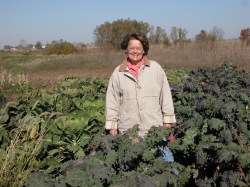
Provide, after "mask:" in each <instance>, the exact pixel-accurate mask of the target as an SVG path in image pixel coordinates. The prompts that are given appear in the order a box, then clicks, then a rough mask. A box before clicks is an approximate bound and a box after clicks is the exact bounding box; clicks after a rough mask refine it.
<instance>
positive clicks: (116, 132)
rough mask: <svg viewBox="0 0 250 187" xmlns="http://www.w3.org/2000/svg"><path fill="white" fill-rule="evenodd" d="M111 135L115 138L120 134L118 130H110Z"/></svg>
mask: <svg viewBox="0 0 250 187" xmlns="http://www.w3.org/2000/svg"><path fill="white" fill-rule="evenodd" d="M109 134H111V135H113V136H115V135H117V134H118V131H117V129H110V130H109Z"/></svg>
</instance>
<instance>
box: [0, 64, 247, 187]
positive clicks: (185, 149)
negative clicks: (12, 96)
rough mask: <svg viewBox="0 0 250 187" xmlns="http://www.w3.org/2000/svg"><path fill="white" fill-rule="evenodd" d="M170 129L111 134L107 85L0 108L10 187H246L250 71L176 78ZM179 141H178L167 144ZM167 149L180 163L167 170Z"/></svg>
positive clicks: (1, 178)
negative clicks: (108, 131)
mask: <svg viewBox="0 0 250 187" xmlns="http://www.w3.org/2000/svg"><path fill="white" fill-rule="evenodd" d="M177 75H178V76H175V75H174V74H173V75H172V76H171V77H172V79H170V85H171V87H172V88H173V89H172V96H173V100H174V105H175V110H176V114H177V125H176V126H174V127H173V128H164V127H152V128H151V129H150V131H149V132H148V134H147V135H146V137H145V138H144V139H142V138H140V137H138V132H137V130H138V126H134V127H133V128H131V129H129V130H128V131H127V132H125V133H124V134H118V135H116V136H111V135H108V134H106V132H105V130H104V123H105V115H104V101H105V93H106V88H107V83H108V80H98V79H81V78H69V79H66V80H65V81H63V82H62V83H58V84H57V85H56V86H55V88H54V90H53V91H51V92H46V93H45V92H40V91H39V90H33V89H31V88H29V89H26V90H23V92H22V94H21V95H20V98H18V99H17V100H16V101H15V102H9V103H7V104H6V105H5V106H3V107H1V109H0V124H1V126H0V156H1V157H0V158H1V159H0V166H1V170H0V184H1V185H3V186H15V185H20V184H24V186H35V185H37V186H41V185H42V186H249V184H250V175H249V172H250V171H249V167H250V159H249V155H250V149H249V147H250V144H249V142H250V130H249V129H250V126H249V124H250V111H249V100H250V99H249V98H250V95H249V94H250V92H249V86H250V84H249V83H248V81H249V80H250V74H249V72H246V71H242V70H237V69H236V68H235V67H234V66H232V65H230V64H224V65H222V66H220V67H218V68H216V69H210V68H199V69H197V70H193V71H190V72H177ZM171 133H172V134H174V135H175V137H176V140H175V141H174V142H171V143H170V142H166V141H163V137H168V136H169V134H171ZM161 146H168V147H169V148H170V150H172V152H173V155H174V162H172V163H171V162H166V161H164V159H163V157H162V155H161V151H160V147H161Z"/></svg>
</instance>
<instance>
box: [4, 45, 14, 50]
mask: <svg viewBox="0 0 250 187" xmlns="http://www.w3.org/2000/svg"><path fill="white" fill-rule="evenodd" d="M12 47H13V46H11V45H5V46H4V47H3V49H4V50H10V49H11V48H12Z"/></svg>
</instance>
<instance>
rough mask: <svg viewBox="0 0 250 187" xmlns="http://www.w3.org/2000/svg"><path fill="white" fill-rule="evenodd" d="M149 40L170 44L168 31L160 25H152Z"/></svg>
mask: <svg viewBox="0 0 250 187" xmlns="http://www.w3.org/2000/svg"><path fill="white" fill-rule="evenodd" d="M149 41H150V42H152V43H155V44H165V45H170V41H169V38H168V36H167V33H166V31H165V30H164V29H162V28H161V27H160V26H157V27H156V29H154V26H151V29H150V35H149Z"/></svg>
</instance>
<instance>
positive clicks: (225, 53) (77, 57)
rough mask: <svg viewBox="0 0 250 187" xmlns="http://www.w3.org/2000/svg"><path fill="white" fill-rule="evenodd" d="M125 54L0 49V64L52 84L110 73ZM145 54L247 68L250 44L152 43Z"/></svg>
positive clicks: (189, 65)
mask: <svg viewBox="0 0 250 187" xmlns="http://www.w3.org/2000/svg"><path fill="white" fill-rule="evenodd" d="M125 58H126V55H125V54H124V52H123V51H120V50H114V49H107V48H81V49H79V50H78V52H77V53H76V54H71V55H43V53H42V52H27V51H25V52H1V53H0V68H1V70H5V71H6V72H8V73H11V74H13V75H14V74H25V75H27V77H29V81H30V82H31V83H33V84H44V83H45V84H54V83H56V82H58V81H62V80H64V79H65V78H67V77H93V78H104V77H109V76H110V75H111V73H112V71H113V70H114V68H115V67H116V66H117V65H119V64H120V63H121V62H122V61H123V60H124V59H125ZM148 58H149V59H152V60H155V61H157V62H159V63H160V64H161V65H162V66H163V68H164V69H165V70H166V71H167V70H171V69H195V68H197V67H204V66H206V67H218V66H219V65H221V64H223V63H224V62H229V63H232V64H233V65H235V66H237V67H238V68H240V69H245V70H249V69H250V62H249V61H250V47H246V46H242V44H241V42H240V41H239V40H227V41H216V42H210V43H209V42H207V43H182V44H178V45H172V46H170V47H166V46H160V45H151V46H150V50H149V54H148Z"/></svg>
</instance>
